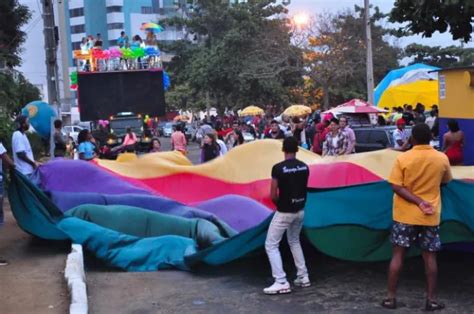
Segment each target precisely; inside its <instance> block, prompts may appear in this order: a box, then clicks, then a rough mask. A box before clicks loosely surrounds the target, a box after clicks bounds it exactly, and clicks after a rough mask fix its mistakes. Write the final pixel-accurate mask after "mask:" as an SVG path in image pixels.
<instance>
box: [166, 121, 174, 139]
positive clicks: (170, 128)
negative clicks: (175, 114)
mask: <svg viewBox="0 0 474 314" xmlns="http://www.w3.org/2000/svg"><path fill="white" fill-rule="evenodd" d="M175 125H176V124H175V123H173V122H166V123H165V125H164V126H163V136H164V137H171V134H173V127H174V126H175Z"/></svg>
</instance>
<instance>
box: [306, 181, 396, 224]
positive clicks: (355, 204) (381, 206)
mask: <svg viewBox="0 0 474 314" xmlns="http://www.w3.org/2000/svg"><path fill="white" fill-rule="evenodd" d="M392 202H393V192H392V189H391V187H390V184H388V183H387V182H377V183H371V184H365V185H357V186H351V187H344V188H337V189H324V190H311V191H310V192H309V193H308V200H307V203H306V207H305V217H304V226H305V227H308V228H323V227H327V226H334V225H344V224H352V225H361V226H366V227H369V228H372V229H388V228H389V227H390V226H391V225H392Z"/></svg>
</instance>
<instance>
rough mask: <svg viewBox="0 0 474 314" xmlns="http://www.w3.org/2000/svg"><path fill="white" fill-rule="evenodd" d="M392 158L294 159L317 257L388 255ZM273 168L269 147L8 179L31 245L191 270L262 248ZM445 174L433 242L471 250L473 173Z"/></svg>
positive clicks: (51, 169)
mask: <svg viewBox="0 0 474 314" xmlns="http://www.w3.org/2000/svg"><path fill="white" fill-rule="evenodd" d="M398 154H399V153H397V152H395V151H391V150H384V151H377V152H372V153H363V154H354V155H350V156H344V157H337V158H321V157H319V156H317V155H314V154H313V153H311V152H308V151H306V150H301V151H300V152H299V153H298V158H299V159H301V160H302V161H304V162H306V163H307V164H308V165H309V166H310V170H311V172H310V180H309V188H310V189H309V195H308V202H307V205H306V208H305V222H304V234H305V235H306V237H307V238H308V239H309V240H310V242H311V243H312V244H313V245H314V246H315V247H316V248H317V249H319V250H320V251H322V252H324V253H326V254H329V255H331V256H334V257H337V258H341V259H346V260H354V261H377V260H385V259H388V258H389V257H390V254H391V252H390V244H389V242H388V234H389V229H390V226H391V223H392V220H391V212H392V209H391V208H392V198H393V193H392V191H391V188H390V185H389V184H388V183H387V182H386V179H387V177H388V175H389V173H390V170H391V168H392V165H393V163H394V161H395V158H396V157H397V155H398ZM282 160H283V153H282V152H281V142H279V141H274V140H262V141H257V142H253V143H249V144H246V145H242V146H239V147H237V148H235V149H233V150H231V151H230V152H229V153H228V154H227V155H225V156H223V157H220V158H217V159H216V160H213V161H211V162H209V163H206V164H202V165H192V164H191V162H190V161H189V160H188V159H187V158H185V157H184V156H182V155H181V154H180V153H174V152H166V153H156V154H148V155H145V156H142V157H140V158H138V159H135V160H132V161H127V162H117V161H106V160H97V161H95V162H93V163H91V162H84V161H71V160H61V159H56V160H53V161H51V162H49V163H47V164H45V165H43V166H42V167H40V177H41V189H39V188H38V187H36V186H34V185H32V184H31V183H30V182H29V181H28V180H27V179H26V178H24V177H23V176H21V175H20V174H16V175H15V176H14V177H13V178H12V182H11V184H10V189H9V197H10V203H11V206H12V210H13V213H14V215H15V217H16V219H17V221H18V223H19V225H20V227H22V228H23V229H24V230H26V231H27V232H29V233H31V234H33V235H35V236H38V237H41V238H45V239H54V240H67V239H69V240H71V241H73V242H75V243H80V244H82V245H83V246H84V248H85V249H86V250H88V251H90V252H91V253H92V254H94V255H96V256H97V257H98V258H99V259H101V260H103V261H104V262H105V263H107V264H109V265H111V266H114V267H118V268H120V269H124V270H128V271H152V270H158V269H163V268H170V267H174V268H178V269H189V268H190V267H192V266H193V265H194V264H195V263H208V264H213V265H218V264H223V263H226V262H230V261H232V260H235V259H237V258H241V257H243V256H245V255H246V254H248V253H250V252H252V251H254V250H257V249H262V248H263V244H264V240H265V236H266V230H267V228H268V224H269V222H270V220H271V217H272V209H273V206H272V204H271V202H270V200H269V186H270V180H271V178H270V173H271V168H272V166H273V165H274V164H275V163H277V162H280V161H282ZM452 170H453V175H454V177H455V180H454V181H453V182H451V183H450V184H448V185H447V186H445V187H443V188H442V201H443V214H442V221H443V224H442V240H443V242H444V243H445V244H448V243H464V244H463V245H462V248H463V249H468V250H471V249H472V248H473V247H474V244H473V245H472V246H471V244H469V243H470V242H474V184H473V183H472V181H473V180H474V167H453V169H452ZM466 243H467V244H466ZM416 253H417V252H416V251H413V252H411V254H416Z"/></svg>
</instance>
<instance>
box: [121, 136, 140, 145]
mask: <svg viewBox="0 0 474 314" xmlns="http://www.w3.org/2000/svg"><path fill="white" fill-rule="evenodd" d="M136 143H137V136H136V135H135V133H132V136H130V134H128V133H127V135H125V138H124V139H123V144H122V145H123V146H128V145H135V144H136Z"/></svg>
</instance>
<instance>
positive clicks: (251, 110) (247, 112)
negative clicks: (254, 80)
mask: <svg viewBox="0 0 474 314" xmlns="http://www.w3.org/2000/svg"><path fill="white" fill-rule="evenodd" d="M261 114H264V111H263V109H262V108H259V107H257V106H248V107H245V108H244V109H242V111H241V112H240V113H239V116H241V117H246V116H258V115H261Z"/></svg>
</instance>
